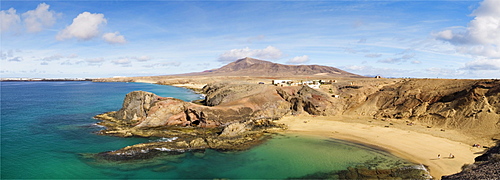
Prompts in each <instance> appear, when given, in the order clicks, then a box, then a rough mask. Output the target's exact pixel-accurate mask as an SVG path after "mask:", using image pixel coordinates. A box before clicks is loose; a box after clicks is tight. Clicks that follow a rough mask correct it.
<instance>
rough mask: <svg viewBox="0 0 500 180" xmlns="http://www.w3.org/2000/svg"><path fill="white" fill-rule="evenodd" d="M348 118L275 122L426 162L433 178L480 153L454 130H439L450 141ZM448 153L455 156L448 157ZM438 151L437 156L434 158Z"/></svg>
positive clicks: (291, 129) (293, 129) (297, 118)
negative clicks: (439, 156) (452, 138)
mask: <svg viewBox="0 0 500 180" xmlns="http://www.w3.org/2000/svg"><path fill="white" fill-rule="evenodd" d="M351 118H352V117H342V116H334V117H326V116H316V117H314V116H309V115H299V116H286V117H283V118H282V119H281V120H279V121H278V122H279V123H284V124H286V125H287V126H288V128H289V129H288V130H287V132H288V133H298V134H306V135H314V136H321V137H327V138H335V139H341V140H347V141H351V142H355V143H360V144H366V145H369V146H375V147H378V148H380V149H382V150H385V151H387V152H389V153H391V154H394V155H396V156H398V157H401V158H403V159H406V160H409V161H411V162H414V163H418V164H423V165H426V166H427V167H428V169H429V171H430V174H431V176H433V177H434V178H435V179H441V176H443V175H450V174H454V173H457V172H460V171H461V167H462V166H463V165H464V164H471V163H474V158H475V157H476V156H478V155H480V154H476V153H478V152H481V151H482V150H483V149H479V148H473V147H471V146H470V145H469V144H468V142H467V141H470V140H469V139H468V137H467V136H465V135H463V134H460V133H458V132H455V131H447V132H443V134H444V133H446V134H448V135H451V136H454V137H455V139H454V140H450V138H444V137H438V136H433V135H432V134H433V133H432V132H431V133H423V132H418V131H415V130H408V129H403V128H398V127H385V126H384V125H382V123H379V122H373V121H376V120H371V119H368V118H364V119H357V118H353V119H355V122H351V121H350V120H352V119H351ZM347 119H350V120H347ZM356 119H357V120H356ZM395 123H396V122H393V124H395ZM397 125H399V126H402V125H401V123H396V126H397ZM411 128H413V129H418V128H426V127H418V126H412V127H411ZM287 132H285V133H287ZM436 132H437V131H436ZM459 140H461V141H459ZM450 153H452V154H453V155H454V156H455V158H453V159H452V158H449V157H448V156H449V154H450ZM438 154H440V155H441V158H438V157H437V155H438Z"/></svg>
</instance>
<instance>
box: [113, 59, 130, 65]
mask: <svg viewBox="0 0 500 180" xmlns="http://www.w3.org/2000/svg"><path fill="white" fill-rule="evenodd" d="M111 63H113V64H115V65H121V66H129V65H130V64H131V63H132V61H130V59H128V58H121V59H117V60H113V61H111Z"/></svg>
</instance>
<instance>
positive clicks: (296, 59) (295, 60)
mask: <svg viewBox="0 0 500 180" xmlns="http://www.w3.org/2000/svg"><path fill="white" fill-rule="evenodd" d="M305 62H309V56H307V55H303V56H296V57H294V58H292V59H290V60H288V61H287V62H286V63H288V64H303V63H305Z"/></svg>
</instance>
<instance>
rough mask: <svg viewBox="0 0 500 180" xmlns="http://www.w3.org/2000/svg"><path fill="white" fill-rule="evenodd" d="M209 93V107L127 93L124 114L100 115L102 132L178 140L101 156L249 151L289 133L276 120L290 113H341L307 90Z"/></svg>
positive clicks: (220, 89)
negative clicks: (271, 134)
mask: <svg viewBox="0 0 500 180" xmlns="http://www.w3.org/2000/svg"><path fill="white" fill-rule="evenodd" d="M203 91H204V92H205V93H206V99H205V100H204V102H203V103H204V104H205V105H200V104H195V103H190V102H185V101H182V100H179V99H175V98H170V97H160V96H157V95H155V94H153V93H149V92H144V91H134V92H131V93H129V94H127V95H126V97H125V100H124V101H123V106H122V108H121V109H120V110H119V111H115V112H108V113H104V114H100V115H97V116H96V117H95V118H97V119H100V120H102V122H100V123H99V124H100V125H103V126H105V127H106V129H105V130H102V131H100V132H99V134H102V135H113V136H121V137H127V136H140V137H170V138H173V137H176V138H177V139H176V140H175V141H169V142H153V143H144V144H138V145H134V146H129V147H126V148H123V149H120V150H116V151H110V152H104V153H100V154H98V157H101V158H104V159H107V160H128V159H134V158H145V157H149V155H151V156H156V155H158V154H162V153H160V152H162V150H165V151H168V152H169V153H172V151H176V152H182V151H186V150H202V149H206V148H210V149H217V150H241V149H247V148H249V147H251V146H253V145H255V144H258V143H259V142H261V141H262V140H263V139H265V137H264V136H263V134H264V133H265V132H272V131H276V130H279V129H284V127H283V125H280V124H277V123H275V122H274V121H273V120H277V119H279V118H281V117H283V116H284V115H288V114H296V113H309V114H312V115H331V114H334V113H335V111H332V110H334V109H335V108H333V107H334V104H333V101H331V100H332V99H331V97H329V96H328V95H327V94H324V93H321V92H319V91H316V90H313V89H311V88H309V87H307V86H303V87H276V86H271V85H260V84H228V83H215V84H209V85H207V86H206V87H205V88H204V89H203ZM146 154H149V155H146Z"/></svg>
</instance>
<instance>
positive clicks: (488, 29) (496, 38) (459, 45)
mask: <svg viewBox="0 0 500 180" xmlns="http://www.w3.org/2000/svg"><path fill="white" fill-rule="evenodd" d="M471 15H472V16H475V18H474V19H473V20H471V21H470V22H469V23H468V24H467V27H464V28H459V29H457V28H449V29H447V30H444V31H440V32H438V33H435V34H434V36H435V37H436V39H438V40H442V41H445V42H449V43H451V44H452V45H454V46H455V50H456V51H457V52H459V53H462V54H466V55H471V56H473V57H474V58H475V60H474V61H471V62H468V63H466V64H465V67H464V68H462V69H464V70H473V71H474V70H500V1H498V0H484V1H483V2H481V4H480V6H479V7H478V8H477V9H476V10H474V11H473V12H472V14H471Z"/></svg>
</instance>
